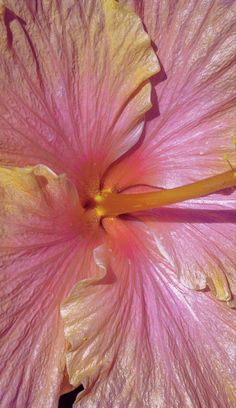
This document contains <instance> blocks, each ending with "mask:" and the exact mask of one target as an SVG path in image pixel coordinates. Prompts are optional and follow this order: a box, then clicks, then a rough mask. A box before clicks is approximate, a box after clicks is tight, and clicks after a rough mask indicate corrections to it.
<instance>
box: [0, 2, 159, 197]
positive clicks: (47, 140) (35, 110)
mask: <svg viewBox="0 0 236 408" xmlns="http://www.w3.org/2000/svg"><path fill="white" fill-rule="evenodd" d="M4 4H5V6H6V8H5V13H4V14H3V16H2V18H1V43H0V44H1V45H0V46H1V54H0V62H1V63H0V67H1V68H0V81H1V97H0V126H1V139H0V140H1V143H0V155H1V156H0V157H1V158H0V160H1V162H3V163H5V164H13V165H28V164H37V163H44V164H46V165H48V166H49V167H50V168H52V169H54V171H57V172H62V171H63V172H65V171H66V172H67V174H69V175H70V178H71V179H72V180H73V181H75V183H76V184H77V185H78V186H80V187H81V188H82V187H83V188H84V189H85V188H88V185H89V188H90V189H91V190H96V188H97V185H98V183H99V179H100V177H101V175H102V174H103V172H104V171H105V170H106V168H107V167H108V166H109V164H110V163H111V162H112V161H114V160H115V159H117V158H118V157H119V156H120V155H121V154H122V153H124V152H125V151H127V150H128V149H129V148H130V147H131V146H132V145H133V144H135V142H136V141H137V140H138V138H139V137H140V135H141V132H142V129H143V122H142V121H143V117H144V113H145V112H146V111H147V109H149V108H150V106H151V102H150V84H149V82H148V79H149V77H150V76H152V75H154V74H155V73H156V72H157V71H158V70H159V64H158V61H157V57H156V55H155V53H154V51H153V50H152V48H151V46H150V39H149V37H148V35H147V33H146V32H145V31H144V29H143V26H142V22H141V20H140V19H139V17H138V16H137V15H136V14H135V13H134V12H132V11H130V10H128V9H126V8H124V7H123V6H121V5H120V4H118V3H117V2H116V1H115V0H101V1H100V0H82V1H75V0H69V1H66V0H62V1H60V2H58V1H56V0H50V1H46V0H40V1H31V0H26V1H25V0H19V1H17V2H15V1H11V0H6V1H4ZM114 146H115V148H114ZM81 172H82V174H83V177H82V178H81V177H80V176H79V174H81ZM91 179H93V182H92V184H93V185H92V186H91ZM81 180H82V181H81ZM81 184H82V186H81Z"/></svg>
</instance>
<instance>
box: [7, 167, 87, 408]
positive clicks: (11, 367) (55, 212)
mask: <svg viewBox="0 0 236 408" xmlns="http://www.w3.org/2000/svg"><path fill="white" fill-rule="evenodd" d="M0 204H1V205H0V288H1V289H0V337H1V341H0V354H1V360H0V383H1V387H0V405H1V407H9V408H13V407H14V408H23V407H30V408H45V407H50V408H53V407H54V408H57V406H58V398H59V392H60V384H61V381H62V378H63V372H64V367H65V354H64V352H65V340H64V335H63V330H62V323H61V318H60V314H59V305H60V303H61V302H62V300H63V299H64V298H65V296H66V295H67V294H68V293H69V291H70V289H71V287H72V286H73V285H74V283H75V282H76V281H77V280H78V279H79V278H80V277H83V275H80V273H79V271H80V270H82V269H83V271H84V273H85V271H86V273H85V275H84V277H86V276H89V273H88V272H87V268H88V269H89V268H90V260H89V253H90V252H88V251H87V247H86V246H85V244H84V243H83V240H82V238H81V237H82V236H83V227H82V226H81V224H80V223H79V221H78V214H80V212H81V211H82V210H81V208H80V205H79V201H78V196H77V193H76V190H75V188H74V187H73V185H72V184H71V183H70V182H69V181H68V180H67V178H66V177H65V176H63V175H62V176H56V175H55V174H54V173H52V172H51V171H49V169H47V168H46V167H44V166H36V167H27V168H3V167H1V168H0ZM78 232H79V237H80V238H79V237H78ZM87 246H89V241H88V240H87ZM82 254H83V255H82ZM82 265H83V267H82ZM85 265H86V266H87V268H86V267H85ZM91 272H92V268H91Z"/></svg>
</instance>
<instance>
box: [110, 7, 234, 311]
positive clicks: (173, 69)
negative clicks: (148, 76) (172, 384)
mask: <svg viewBox="0 0 236 408" xmlns="http://www.w3.org/2000/svg"><path fill="white" fill-rule="evenodd" d="M129 5H130V6H134V5H135V10H136V11H137V12H139V13H140V16H141V17H142V18H144V21H145V24H146V27H147V31H148V32H149V33H150V35H151V38H152V39H153V41H154V42H155V44H156V45H157V47H158V55H159V57H160V61H161V63H162V65H163V69H164V70H165V73H166V79H165V80H164V81H162V82H159V81H158V82H159V83H157V85H156V92H157V98H158V104H159V111H160V115H159V116H156V117H154V116H155V115H154V113H155V112H153V116H150V121H149V122H148V123H147V126H146V133H145V139H144V142H143V144H142V145H141V146H140V147H139V149H137V151H136V152H135V153H133V154H132V155H130V156H129V157H127V158H126V159H124V160H123V161H122V162H120V164H118V165H117V166H116V167H114V168H113V169H112V171H111V172H110V174H109V175H108V178H107V180H106V183H105V187H111V186H112V188H113V189H115V188H117V189H124V188H127V187H129V186H131V185H136V184H148V185H154V186H157V187H162V188H171V187H177V186H180V185H183V184H186V183H189V182H192V181H197V180H200V179H202V178H204V177H207V176H211V175H214V174H217V173H218V172H223V171H225V170H229V169H230V165H231V166H233V165H236V161H235V160H236V155H235V145H234V139H235V117H236V110H235V103H234V98H235V82H236V79H235V74H236V70H235V66H234V64H233V59H234V55H235V50H236V46H235V44H236V42H235V30H234V27H235V22H236V21H235V20H236V12H235V2H234V3H232V2H228V3H226V2H223V1H208V2H207V3H206V2H204V1H181V2H168V1H164V2H154V1H148V0H147V1H133V2H132V1H131V2H129ZM159 79H161V78H159ZM162 79H163V73H162ZM156 115H157V113H156ZM226 159H227V160H226ZM227 193H228V194H229V195H215V196H212V197H208V198H207V200H195V202H192V203H191V204H190V203H185V204H184V205H178V206H177V208H179V207H180V210H178V211H175V208H174V207H173V208H172V209H170V210H167V211H166V210H160V211H157V212H156V213H153V214H152V215H150V214H149V215H148V214H146V215H145V216H144V218H143V219H145V221H147V220H148V219H149V220H150V224H151V225H152V228H153V229H154V230H155V233H156V236H157V239H158V242H159V246H160V247H163V251H164V252H165V256H166V257H167V258H168V259H170V260H171V262H172V265H173V267H174V268H175V269H176V272H177V273H178V276H179V277H180V279H181V280H182V281H183V282H185V284H187V285H188V286H189V287H191V288H195V289H202V288H205V287H206V286H209V287H210V288H211V290H212V291H213V293H215V294H216V296H217V297H218V299H220V300H230V304H231V305H232V306H233V305H235V301H234V299H233V293H234V294H235V293H236V284H235V270H236V259H235V245H236V226H235V225H234V224H233V222H234V220H235V217H236V214H235V202H236V195H235V193H234V194H232V195H230V193H232V192H230V191H229V192H227ZM181 208H182V210H181ZM186 209H187V211H186Z"/></svg>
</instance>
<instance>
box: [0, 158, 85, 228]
mask: <svg viewBox="0 0 236 408" xmlns="http://www.w3.org/2000/svg"><path fill="white" fill-rule="evenodd" d="M0 203H1V207H0V219H1V218H2V219H3V217H13V216H14V217H16V216H17V215H19V216H20V217H22V216H26V215H28V216H29V211H31V212H32V218H33V212H34V211H35V214H37V215H38V212H37V211H40V212H41V213H42V214H43V211H44V210H45V216H47V215H48V213H49V212H50V213H52V212H53V211H55V213H58V212H60V211H61V210H62V208H63V207H65V208H67V209H68V214H67V215H66V214H65V217H66V216H68V218H69V217H70V216H72V217H73V215H74V216H75V217H76V219H77V220H78V222H79V215H81V214H82V212H83V210H82V208H81V207H80V203H79V197H78V194H77V191H76V189H75V187H74V186H73V184H72V183H71V182H70V181H69V180H68V179H67V177H66V175H64V174H62V175H59V176H58V175H56V174H55V173H54V172H53V171H51V170H50V169H49V168H48V167H46V166H44V165H38V166H28V167H22V168H20V167H0ZM73 213H74V214H73ZM3 221H5V219H3ZM62 222H63V220H62Z"/></svg>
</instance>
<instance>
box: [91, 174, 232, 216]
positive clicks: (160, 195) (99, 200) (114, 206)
mask: <svg viewBox="0 0 236 408" xmlns="http://www.w3.org/2000/svg"><path fill="white" fill-rule="evenodd" d="M234 186H236V170H235V169H232V170H230V171H227V172H224V173H221V174H218V175H216V176H213V177H209V178H206V179H203V180H200V181H197V182H196V183H191V184H186V185H184V186H181V187H176V188H171V189H166V190H161V191H157V192H150V193H140V194H119V193H113V192H111V191H110V190H104V191H102V192H101V194H98V195H96V196H95V198H94V201H95V208H96V213H97V216H99V217H116V216H118V215H121V214H127V213H133V212H136V211H143V210H151V209H155V208H159V207H162V206H165V205H169V204H175V203H178V202H180V201H185V200H190V199H192V198H198V197H202V196H206V195H209V194H213V193H216V192H218V191H220V190H223V189H225V188H231V187H234Z"/></svg>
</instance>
